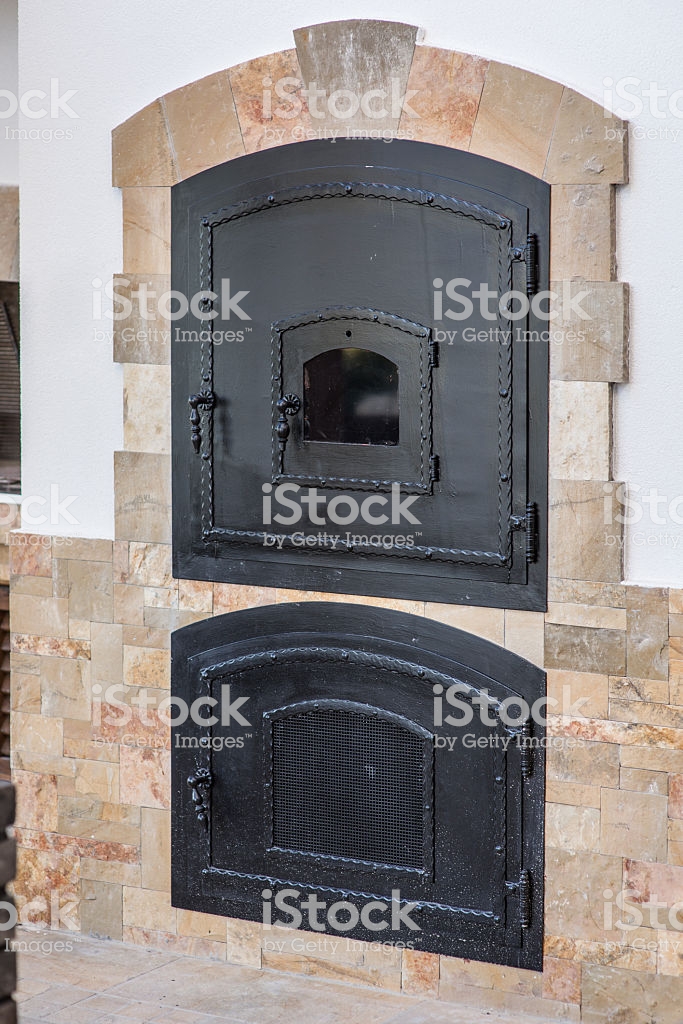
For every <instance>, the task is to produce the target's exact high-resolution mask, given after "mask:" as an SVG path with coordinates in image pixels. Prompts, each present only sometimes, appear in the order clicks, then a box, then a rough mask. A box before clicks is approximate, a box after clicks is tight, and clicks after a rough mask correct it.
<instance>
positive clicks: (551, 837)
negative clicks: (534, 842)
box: [545, 803, 600, 851]
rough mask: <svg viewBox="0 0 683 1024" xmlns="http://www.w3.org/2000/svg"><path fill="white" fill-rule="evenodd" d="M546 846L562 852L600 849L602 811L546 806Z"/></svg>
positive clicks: (592, 808) (566, 806)
mask: <svg viewBox="0 0 683 1024" xmlns="http://www.w3.org/2000/svg"><path fill="white" fill-rule="evenodd" d="M545 841H546V846H554V847H556V848H557V849H560V850H577V851H578V850H594V851H599V849H600V811H598V810H597V809H596V808H594V807H574V806H572V805H570V804H551V803H548V804H546V808H545Z"/></svg>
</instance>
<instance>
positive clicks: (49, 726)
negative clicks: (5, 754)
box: [10, 711, 63, 757]
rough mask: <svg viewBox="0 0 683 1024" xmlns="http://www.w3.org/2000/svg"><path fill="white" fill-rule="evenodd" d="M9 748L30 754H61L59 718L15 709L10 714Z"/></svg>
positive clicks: (61, 740)
mask: <svg viewBox="0 0 683 1024" xmlns="http://www.w3.org/2000/svg"><path fill="white" fill-rule="evenodd" d="M10 729H11V749H12V751H18V750H25V751H27V752H29V753H32V754H50V755H52V756H55V757H61V755H62V742H63V739H62V737H63V728H62V720H61V718H48V717H47V716H46V715H27V714H23V713H22V712H21V711H15V712H14V713H13V714H12V715H10Z"/></svg>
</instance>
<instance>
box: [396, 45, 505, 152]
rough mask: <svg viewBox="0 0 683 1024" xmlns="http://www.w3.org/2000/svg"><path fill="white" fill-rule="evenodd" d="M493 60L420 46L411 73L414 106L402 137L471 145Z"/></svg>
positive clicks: (404, 119) (405, 119) (404, 122)
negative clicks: (490, 64)
mask: <svg viewBox="0 0 683 1024" xmlns="http://www.w3.org/2000/svg"><path fill="white" fill-rule="evenodd" d="M488 66H489V62H488V61H487V60H485V59H484V58H483V57H475V56H473V55H472V54H469V53H456V52H454V51H453V50H441V49H438V48H437V47H435V46H416V47H415V52H414V54H413V63H412V65H411V68H410V75H409V77H408V90H409V92H411V93H412V94H413V95H412V96H411V99H410V106H411V108H412V109H413V110H414V111H415V113H416V114H418V115H419V116H418V117H417V118H415V117H410V116H408V114H405V115H404V116H403V117H402V118H401V121H400V125H399V134H400V136H401V137H406V138H409V139H416V140H417V141H419V142H433V143H435V144H436V145H439V146H453V147H454V148H455V149H468V148H469V144H470V139H471V137H472V129H473V127H474V121H475V118H476V116H477V110H478V109H479V100H480V98H481V92H482V89H483V88H484V79H485V78H486V72H487V69H488Z"/></svg>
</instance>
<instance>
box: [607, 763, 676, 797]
mask: <svg viewBox="0 0 683 1024" xmlns="http://www.w3.org/2000/svg"><path fill="white" fill-rule="evenodd" d="M619 789H630V790H632V791H633V792H634V793H657V794H659V795H661V796H666V795H667V794H668V791H669V776H668V775H667V774H666V772H648V771H643V770H642V769H640V768H622V769H621V773H620V776H619Z"/></svg>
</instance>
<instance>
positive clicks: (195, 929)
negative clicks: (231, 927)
mask: <svg viewBox="0 0 683 1024" xmlns="http://www.w3.org/2000/svg"><path fill="white" fill-rule="evenodd" d="M177 927H178V935H188V936H189V937H190V938H195V939H215V940H216V941H218V942H225V918H224V917H216V916H215V915H214V914H200V913H197V912H196V911H194V910H178V917H177Z"/></svg>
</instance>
